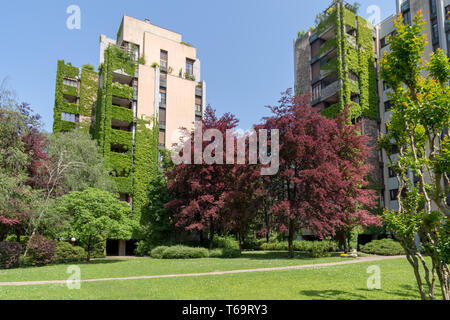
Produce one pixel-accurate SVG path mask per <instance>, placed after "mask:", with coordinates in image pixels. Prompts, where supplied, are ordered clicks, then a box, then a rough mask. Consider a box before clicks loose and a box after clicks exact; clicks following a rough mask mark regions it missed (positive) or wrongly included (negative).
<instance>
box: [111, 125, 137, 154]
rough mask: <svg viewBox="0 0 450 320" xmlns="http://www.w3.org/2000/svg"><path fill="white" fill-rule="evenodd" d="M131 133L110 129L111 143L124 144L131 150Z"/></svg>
mask: <svg viewBox="0 0 450 320" xmlns="http://www.w3.org/2000/svg"><path fill="white" fill-rule="evenodd" d="M132 140H133V134H132V132H129V131H123V130H116V129H111V140H110V141H111V144H117V145H120V146H124V147H125V148H126V149H127V150H128V151H130V150H131V144H132Z"/></svg>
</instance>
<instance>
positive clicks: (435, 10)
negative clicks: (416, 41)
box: [430, 0, 437, 17]
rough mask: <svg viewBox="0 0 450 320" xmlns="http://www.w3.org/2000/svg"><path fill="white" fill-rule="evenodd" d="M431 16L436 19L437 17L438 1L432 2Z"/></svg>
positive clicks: (433, 0)
mask: <svg viewBox="0 0 450 320" xmlns="http://www.w3.org/2000/svg"><path fill="white" fill-rule="evenodd" d="M430 15H431V17H436V15H437V7H436V0H430Z"/></svg>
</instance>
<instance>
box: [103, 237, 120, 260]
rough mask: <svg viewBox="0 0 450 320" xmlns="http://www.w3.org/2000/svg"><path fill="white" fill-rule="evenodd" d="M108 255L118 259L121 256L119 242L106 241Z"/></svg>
mask: <svg viewBox="0 0 450 320" xmlns="http://www.w3.org/2000/svg"><path fill="white" fill-rule="evenodd" d="M106 255H107V256H112V257H117V256H118V255H119V240H107V241H106Z"/></svg>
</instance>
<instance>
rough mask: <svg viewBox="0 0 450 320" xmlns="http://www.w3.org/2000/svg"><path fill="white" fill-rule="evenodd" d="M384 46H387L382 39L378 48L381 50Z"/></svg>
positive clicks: (384, 39)
mask: <svg viewBox="0 0 450 320" xmlns="http://www.w3.org/2000/svg"><path fill="white" fill-rule="evenodd" d="M386 46H387V43H386V37H384V38H383V39H381V40H380V47H381V49H383V48H384V47H386Z"/></svg>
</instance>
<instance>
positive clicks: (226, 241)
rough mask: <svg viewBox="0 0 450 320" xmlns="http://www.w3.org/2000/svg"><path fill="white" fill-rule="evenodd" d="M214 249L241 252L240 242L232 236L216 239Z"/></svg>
mask: <svg viewBox="0 0 450 320" xmlns="http://www.w3.org/2000/svg"><path fill="white" fill-rule="evenodd" d="M214 248H220V249H234V250H239V242H238V241H237V240H236V239H235V238H233V237H232V236H228V237H221V236H217V237H214Z"/></svg>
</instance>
